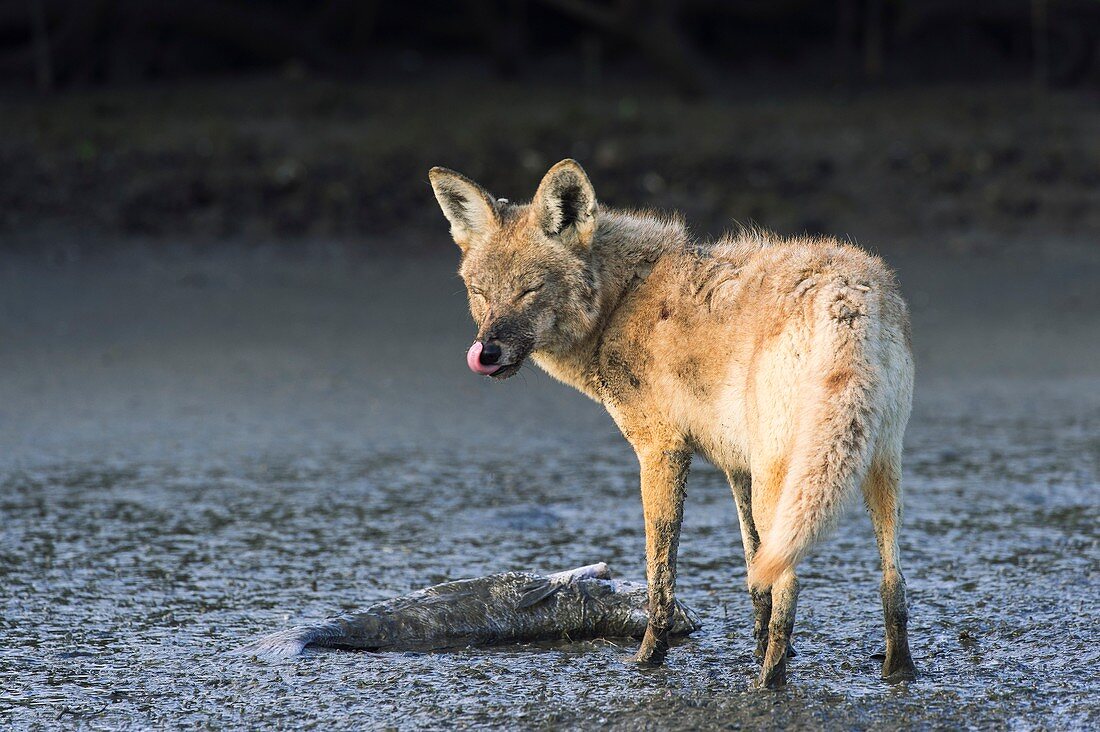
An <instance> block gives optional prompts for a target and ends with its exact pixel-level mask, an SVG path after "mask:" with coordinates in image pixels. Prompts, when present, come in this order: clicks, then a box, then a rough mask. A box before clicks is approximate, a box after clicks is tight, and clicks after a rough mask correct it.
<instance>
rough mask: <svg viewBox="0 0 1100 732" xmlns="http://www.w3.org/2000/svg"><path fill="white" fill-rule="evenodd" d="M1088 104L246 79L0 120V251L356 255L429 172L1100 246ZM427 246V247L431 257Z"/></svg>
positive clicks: (835, 221) (948, 91)
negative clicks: (580, 183)
mask: <svg viewBox="0 0 1100 732" xmlns="http://www.w3.org/2000/svg"><path fill="white" fill-rule="evenodd" d="M1098 129H1100V105H1097V104H1096V103H1095V101H1091V100H1089V99H1087V98H1082V97H1081V96H1079V95H1063V94H1052V95H1048V96H1046V97H1044V98H1043V99H1042V100H1041V101H1040V102H1039V103H1036V100H1035V98H1034V97H1033V96H1032V94H1031V93H1030V91H1029V89H1028V88H1027V87H1026V86H1025V87H1024V88H1022V89H1021V88H1013V87H1009V88H1003V87H995V88H986V89H984V90H976V89H975V88H973V87H958V88H943V87H941V88H937V89H934V90H908V91H892V92H891V91H880V92H875V93H867V94H863V95H860V96H858V97H854V98H853V97H846V96H845V97H836V96H834V95H831V94H818V95H814V94H794V95H790V96H782V95H779V96H776V95H770V96H769V95H761V96H760V97H759V98H757V97H756V96H755V95H754V94H753V93H751V92H746V94H744V95H743V96H742V97H741V98H740V99H739V100H737V101H728V102H711V103H707V104H698V103H692V102H685V101H683V100H682V99H680V98H678V97H677V96H676V95H674V94H671V93H668V92H660V91H654V90H653V89H652V88H649V87H646V86H636V87H628V86H620V87H618V88H617V90H616V91H615V93H613V94H592V95H584V94H580V95H578V94H576V93H575V92H573V91H571V90H568V89H561V88H553V87H541V88H540V89H539V90H538V93H537V94H533V93H531V90H530V89H529V88H527V87H526V86H525V85H524V84H521V83H520V84H502V83H500V82H496V81H491V80H488V81H484V82H476V83H475V82H468V81H453V82H446V81H445V80H437V81H435V82H432V83H422V84H414V83H408V84H405V83H403V84H397V85H391V86H383V85H363V84H351V83H344V82H333V81H325V80H311V79H309V78H305V79H286V78H266V79H252V80H247V81H234V82H225V83H220V84H202V85H184V86H179V87H173V88H171V89H160V90H154V91H150V90H131V91H117V90H116V91H91V92H84V93H79V94H77V93H72V94H67V95H64V96H59V97H56V98H55V99H53V100H50V101H47V102H34V103H30V102H24V103H9V104H7V105H6V106H5V109H4V113H3V115H2V122H0V165H2V166H3V169H4V170H5V175H4V176H2V177H0V234H4V235H5V237H6V238H8V237H12V236H14V235H16V234H18V233H20V232H26V231H28V230H33V229H35V227H38V226H40V225H42V224H44V223H45V224H50V225H51V226H53V227H55V228H59V229H62V230H69V231H79V232H82V233H84V234H89V233H96V232H99V233H103V234H106V235H112V234H124V235H139V236H164V235H173V236H178V235H195V236H199V237H214V238H222V237H244V238H257V237H260V238H266V237H279V238H284V237H302V236H314V237H364V236H378V235H386V236H390V235H393V234H394V233H395V232H406V233H408V232H411V231H419V230H428V231H433V232H436V233H438V232H439V231H440V226H441V225H442V224H441V221H440V219H439V214H438V211H437V210H436V207H435V202H434V199H433V198H432V195H431V191H430V188H429V187H428V183H427V170H428V168H429V167H430V166H432V165H447V166H450V167H453V168H456V169H458V170H461V171H463V172H465V173H467V174H468V175H471V176H472V177H474V178H476V179H478V180H480V181H481V182H483V183H484V184H485V185H486V186H488V187H490V188H491V189H492V190H493V191H494V193H496V194H497V195H499V196H505V197H512V198H522V197H525V196H530V195H531V193H532V192H533V191H534V188H535V186H536V184H537V182H538V180H539V178H540V177H541V175H542V173H543V172H544V171H545V170H546V168H547V167H548V166H549V165H551V164H552V163H554V162H556V160H557V159H559V158H562V157H566V156H573V157H576V158H577V159H579V160H581V161H582V163H583V164H584V165H585V166H586V167H587V169H588V171H589V173H590V175H591V177H592V179H593V181H594V183H595V185H596V187H597V191H598V193H599V194H600V196H601V199H602V200H604V201H606V202H607V203H609V204H612V205H619V206H641V205H645V206H656V207H665V208H677V209H681V210H683V211H684V212H685V213H686V214H687V215H688V218H689V221H691V222H692V223H693V225H695V226H697V228H700V229H703V230H709V231H718V230H721V229H723V228H725V227H727V226H729V225H730V223H731V222H732V221H733V220H738V221H741V222H748V221H755V222H757V223H760V224H762V225H765V226H768V227H771V228H776V229H779V230H780V231H786V232H797V231H803V230H808V231H823V232H829V233H834V234H844V233H849V234H852V235H854V236H867V235H870V234H875V235H887V234H888V235H891V236H896V235H903V234H904V235H914V236H922V237H929V238H930V240H929V242H928V245H929V246H942V245H944V243H945V241H947V239H949V238H950V236H951V235H954V234H965V232H966V231H968V230H970V229H973V228H975V227H980V228H982V229H983V230H987V231H993V232H1004V233H1006V234H1010V233H1016V232H1026V231H1036V232H1044V231H1051V230H1058V231H1079V232H1084V231H1093V232H1095V231H1097V230H1100V135H1097V134H1096V131H1097V130H1098ZM429 238H430V239H431V240H432V241H437V240H438V237H429Z"/></svg>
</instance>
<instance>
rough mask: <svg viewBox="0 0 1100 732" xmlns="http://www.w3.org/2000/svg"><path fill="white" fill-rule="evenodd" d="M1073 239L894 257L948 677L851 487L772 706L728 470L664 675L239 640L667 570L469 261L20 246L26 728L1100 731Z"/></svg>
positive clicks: (5, 675)
mask: <svg viewBox="0 0 1100 732" xmlns="http://www.w3.org/2000/svg"><path fill="white" fill-rule="evenodd" d="M319 260H320V263H318V261H319ZM440 261H441V262H444V260H443V259H442V258H441V260H440ZM1060 261H1061V262H1062V263H1060V264H1057V265H1054V264H1050V265H1049V266H1048V265H1046V264H1041V263H1040V264H1037V265H1036V266H1035V267H1032V268H1031V271H1030V272H1028V273H1026V274H1022V273H1020V268H1019V266H1018V265H1015V264H1013V263H1011V262H1003V263H997V262H991V263H990V262H983V263H974V262H961V263H953V264H952V266H944V264H943V263H942V262H921V261H916V260H914V261H898V262H895V264H896V265H897V266H898V269H899V273H900V276H901V280H902V282H903V285H904V286H905V287H906V290H907V293H908V295H909V297H910V299H911V300H912V301H913V303H914V316H915V328H914V331H915V335H916V340H917V348H918V359H919V365H920V366H921V367H922V370H921V374H920V381H919V383H918V391H917V403H916V406H915V412H914V417H913V421H912V423H911V427H910V431H909V435H908V440H907V445H908V451H907V454H906V461H905V470H906V473H905V489H906V514H905V519H904V529H903V531H902V534H901V550H902V558H903V562H904V564H903V566H904V570H905V574H906V576H907V579H908V581H909V591H910V603H911V616H912V620H911V625H910V632H911V642H912V646H913V653H914V658H915V661H916V663H917V666H918V669H919V670H920V672H921V676H920V678H919V679H918V680H917V681H915V682H912V683H907V684H901V685H898V686H888V685H886V684H884V683H883V682H881V681H880V680H879V679H878V667H879V664H880V660H879V659H876V658H875V654H876V652H878V651H881V650H882V645H883V643H882V634H883V631H882V621H881V612H880V607H879V600H878V587H877V585H878V567H877V555H876V551H875V547H874V541H873V538H872V533H871V528H870V524H869V521H868V520H867V519H866V517H865V515H864V514H863V512H862V511H861V510H858V509H855V510H852V511H850V512H849V513H848V515H847V518H845V520H844V521H843V522H842V524H841V526H840V527H839V530H838V531H837V532H836V534H835V535H834V536H833V537H832V538H830V539H829V540H828V541H826V542H825V543H823V544H822V545H821V546H820V547H819V548H818V549H817V550H816V551H815V552H814V553H813V554H812V555H811V557H810V558H809V559H808V560H807V561H805V562H804V563H803V565H802V568H801V572H800V574H801V576H802V579H803V592H802V595H801V597H800V602H799V610H798V618H797V623H796V628H795V639H794V642H795V646H796V648H797V650H798V656H797V658H795V659H794V661H793V662H792V666H791V669H790V674H789V678H790V684H789V686H788V688H787V689H786V690H784V691H781V692H765V693H762V692H756V691H751V690H750V689H749V682H750V680H751V679H752V677H753V676H754V674H755V673H756V670H757V662H756V660H755V659H754V658H753V656H752V649H753V641H752V637H751V631H752V620H751V604H750V601H749V597H748V594H747V592H746V591H745V590H744V565H743V561H742V558H741V549H740V537H739V533H738V530H737V519H736V512H735V510H734V505H733V500H732V498H731V496H730V491H729V488H728V486H726V485H725V483H724V482H723V479H722V476H721V475H720V474H719V473H718V472H717V471H716V470H714V469H713V468H711V467H709V466H707V465H706V464H705V463H703V462H702V461H701V460H698V459H697V460H696V462H695V467H694V470H693V473H692V476H691V478H690V480H689V482H688V502H687V506H686V517H685V529H684V537H683V541H682V544H681V564H680V582H679V587H680V596H681V598H682V599H683V600H684V601H685V602H687V603H688V604H690V605H691V606H692V607H694V608H695V609H696V610H697V611H698V612H699V613H700V614H701V616H702V618H703V620H704V622H705V626H704V628H703V629H702V630H701V631H700V632H698V633H697V634H695V635H694V636H692V637H691V638H690V639H688V640H686V641H685V642H682V643H680V644H679V645H677V646H676V647H675V648H673V650H672V652H671V653H670V655H669V660H668V663H667V665H666V666H665V667H664V668H661V669H657V670H651V671H641V670H639V669H637V668H635V667H633V666H632V665H630V664H628V663H626V662H625V659H626V656H627V654H628V653H630V652H631V651H632V650H633V649H634V648H635V643H634V642H631V641H599V642H586V643H573V644H557V645H539V646H519V647H505V648H495V649H470V650H464V651H459V652H449V653H426V654H422V653H393V654H377V655H374V654H357V653H344V652H325V651H319V652H310V653H308V654H307V655H305V656H304V657H302V658H299V659H291V660H287V661H280V662H269V661H259V660H254V659H249V658H240V657H233V656H230V655H227V654H226V651H229V650H231V649H233V648H235V647H237V646H239V645H241V644H242V643H243V642H245V641H246V640H249V639H251V638H253V637H255V636H257V635H260V634H263V633H266V632H270V631H273V630H277V629H279V628H282V627H286V626H288V625H291V624H294V623H296V622H299V621H304V620H312V619H318V618H322V617H325V616H326V615H329V614H332V613H334V612H338V611H345V610H351V609H355V608H361V607H365V606H366V605H368V604H370V603H372V602H375V601H378V600H381V599H384V598H387V597H391V596H396V595H399V594H403V593H406V592H408V591H410V590H413V589H416V588H419V587H422V586H426V585H429V584H432V583H436V582H440V581H444V580H448V579H455V578H460V577H467V576H475V575H482V574H489V573H492V572H498V571H504V570H507V569H531V570H538V571H555V570H560V569H567V568H570V567H575V566H579V565H582V564H586V563H590V562H596V561H606V562H608V563H610V564H611V567H612V569H613V570H614V571H616V572H617V573H618V574H619V575H620V576H626V577H630V578H637V579H640V578H641V577H642V574H643V572H644V538H643V528H642V521H641V506H640V500H639V498H638V495H637V465H636V462H635V459H634V457H633V456H632V454H631V452H630V450H629V448H628V447H627V446H626V444H625V443H624V442H623V441H622V439H621V438H620V437H619V436H618V435H617V434H616V432H615V429H614V426H613V425H612V423H611V422H610V420H609V419H608V418H607V417H606V416H605V415H604V413H603V412H602V410H601V408H600V407H599V406H598V405H596V404H594V403H591V402H588V401H587V400H585V399H584V398H583V397H580V396H579V395H576V394H574V393H572V392H571V391H569V390H568V389H567V388H566V387H563V386H560V385H558V384H555V383H553V382H551V380H550V379H549V378H548V377H546V376H545V375H542V374H539V373H537V371H536V370H535V369H534V368H533V367H528V368H525V369H524V371H523V372H521V373H522V375H521V376H518V377H516V378H514V379H512V380H509V381H508V382H506V383H505V384H494V383H487V382H485V381H483V380H480V379H478V378H476V377H475V376H473V375H472V374H470V373H468V372H467V370H466V367H465V364H464V362H463V352H464V350H465V347H466V346H467V345H468V339H469V338H470V337H472V335H473V328H472V326H471V325H470V323H469V321H468V316H467V315H466V313H465V312H464V310H463V304H462V295H461V291H460V289H461V288H460V285H459V283H458V282H457V280H456V279H454V278H453V275H451V274H450V270H449V267H450V266H451V263H449V262H444V263H442V264H436V263H425V262H417V261H412V260H410V261H405V262H384V263H377V262H364V261H358V260H356V261H345V260H342V259H340V257H338V256H336V255H331V256H330V255H326V256H325V257H313V258H305V257H293V256H287V255H285V254H278V255H275V254H263V253H256V252H251V253H242V254H237V255H216V256H215V255H209V254H207V255H202V256H192V255H190V254H186V253H183V252H182V250H181V251H180V252H175V251H174V250H168V251H165V252H162V253H160V254H158V255H156V256H152V255H148V254H140V255H133V256H127V257H123V256H121V255H119V257H118V258H116V259H112V260H104V261H94V262H83V261H82V262H77V263H70V264H69V265H66V266H64V267H60V268H58V267H56V266H46V265H42V264H39V263H35V262H30V261H27V262H16V263H11V262H9V263H8V264H6V265H5V267H4V268H3V270H2V271H0V280H2V287H0V293H2V294H0V336H2V338H0V360H2V363H3V369H2V373H0V515H2V517H3V522H2V525H0V586H2V587H3V589H2V591H0V689H2V691H0V723H2V724H3V725H4V726H13V727H15V728H34V727H54V726H66V727H70V726H71V727H84V728H89V729H100V728H112V729H114V728H149V727H165V726H172V727H186V726H214V727H238V726H241V725H261V724H264V725H285V726H290V725H308V726H316V727H318V728H325V729H334V728H354V729H361V728H378V727H395V728H418V727H424V728H444V727H447V728H450V727H455V726H458V727H479V726H488V725H506V726H508V727H513V728H514V727H548V726H561V727H593V726H596V725H606V726H610V727H612V728H630V729H636V728H639V727H641V728H646V727H650V728H655V729H656V728H660V729H668V728H673V729H676V728H683V729H689V728H701V727H702V728H706V727H732V728H736V727H748V726H751V727H766V728H767V727H789V726H791V725H798V726H800V727H813V728H820V727H825V728H841V729H864V728H870V729H897V728H898V727H899V726H900V725H904V726H905V727H907V728H918V729H920V728H974V729H988V728H1001V729H1003V728H1011V729H1032V728H1042V729H1082V730H1083V729H1092V728H1096V726H1097V725H1098V724H1100V702H1098V701H1097V697H1096V689H1097V688H1098V686H1100V670H1098V668H1100V650H1098V648H1100V645H1098V643H1097V641H1098V639H1100V638H1098V631H1097V628H1098V627H1100V577H1098V570H1100V531H1098V528H1097V526H1098V520H1100V498H1098V496H1100V369H1098V367H1097V365H1096V364H1097V359H1096V358H1095V356H1096V353H1095V350H1096V345H1095V343H1093V342H1092V340H1089V339H1088V338H1087V334H1088V333H1089V332H1092V333H1095V332H1096V331H1095V328H1096V320H1095V310H1091V305H1089V303H1088V302H1087V301H1086V302H1084V304H1082V303H1081V300H1080V298H1088V297H1090V296H1089V295H1087V288H1085V287H1084V286H1083V283H1087V282H1090V281H1094V279H1093V278H1094V277H1095V274H1096V268H1095V263H1092V262H1086V261H1080V262H1077V263H1075V264H1069V265H1067V264H1065V261H1067V260H1060ZM1036 271H1040V274H1041V275H1042V279H1041V283H1040V284H1035V283H1034V282H1033V281H1032V279H1031V278H1030V277H1029V275H1034V274H1035V273H1036ZM960 283H966V285H967V287H966V288H965V292H963V288H960V287H959V285H960ZM1075 288H1076V289H1075ZM1074 292H1078V293H1080V294H1079V297H1078V296H1075V297H1077V299H1075V300H1074V299H1071V300H1067V299H1066V298H1067V297H1069V294H1072V293H1074ZM1067 293H1068V294H1067ZM1067 303H1068V304H1067ZM1067 308H1070V310H1067ZM1072 308H1080V309H1079V310H1072ZM1089 312H1091V313H1092V314H1091V315H1089ZM1067 313H1068V314H1067ZM1093 340H1094V339H1093Z"/></svg>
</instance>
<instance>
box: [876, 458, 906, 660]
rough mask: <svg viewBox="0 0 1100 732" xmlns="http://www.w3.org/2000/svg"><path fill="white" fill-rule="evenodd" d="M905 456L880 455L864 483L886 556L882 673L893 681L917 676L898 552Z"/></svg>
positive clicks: (883, 588)
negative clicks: (903, 461) (902, 470)
mask: <svg viewBox="0 0 1100 732" xmlns="http://www.w3.org/2000/svg"><path fill="white" fill-rule="evenodd" d="M900 484H901V460H900V456H898V455H894V456H891V457H889V458H885V459H876V460H875V461H874V462H873V463H872V464H871V470H870V472H869V473H868V475H867V479H866V480H865V481H864V483H863V497H864V499H865V500H866V502H867V510H868V512H869V513H870V514H871V523H872V524H873V525H874V527H875V539H876V540H877V541H878V551H879V555H880V556H881V557H882V585H881V588H880V589H881V594H882V612H883V616H884V618H885V621H886V660H885V661H883V663H882V677H883V678H884V679H888V680H891V681H895V680H896V681H900V680H904V679H912V678H914V677H915V676H916V668H915V667H914V666H913V658H912V656H910V654H909V631H908V624H909V609H908V606H907V603H906V600H905V577H903V576H902V574H901V562H900V558H899V556H898V539H897V534H898V527H899V525H900V523H901V494H900Z"/></svg>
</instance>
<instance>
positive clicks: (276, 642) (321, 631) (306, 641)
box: [233, 622, 341, 659]
mask: <svg viewBox="0 0 1100 732" xmlns="http://www.w3.org/2000/svg"><path fill="white" fill-rule="evenodd" d="M340 635H341V628H340V626H339V625H338V624H336V623H334V622H328V623H321V624H318V625H298V626H295V627H293V628H286V629H285V630H280V631H276V632H275V633H271V634H269V635H265V636H263V637H261V638H257V639H256V640H254V641H252V642H251V643H249V644H247V645H245V646H243V647H241V648H238V649H237V650H235V651H233V655H239V656H258V657H260V658H272V659H276V658H292V657H294V656H297V655H299V654H301V652H302V651H304V650H305V648H306V646H308V645H311V644H319V645H324V644H323V643H321V641H329V642H332V641H333V640H337V639H338V638H339V637H340Z"/></svg>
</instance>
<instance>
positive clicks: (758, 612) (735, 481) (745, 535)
mask: <svg viewBox="0 0 1100 732" xmlns="http://www.w3.org/2000/svg"><path fill="white" fill-rule="evenodd" d="M726 479H727V480H729V482H730V488H732V489H733V498H734V501H735V502H736V503H737V522H738V524H740V526H741V543H742V544H744V546H745V566H746V567H748V566H749V565H750V564H752V558H753V557H754V556H756V549H757V547H759V546H760V535H759V534H758V533H757V531H756V524H755V523H754V522H753V520H752V477H751V475H750V474H749V473H748V472H746V471H736V472H733V471H730V472H727V473H726ZM749 596H750V597H751V598H752V614H753V626H752V635H753V638H754V639H755V640H756V651H755V653H756V657H757V658H759V659H763V658H764V654H765V653H766V652H767V650H768V623H769V622H771V617H772V593H771V592H766V591H765V592H757V591H756V590H749Z"/></svg>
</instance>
